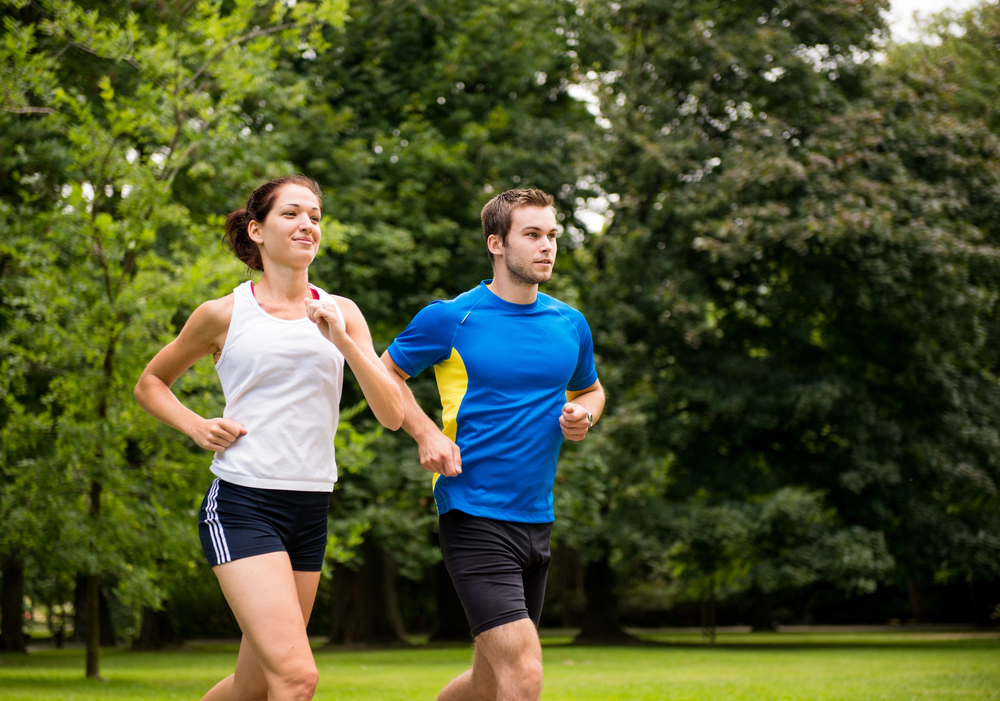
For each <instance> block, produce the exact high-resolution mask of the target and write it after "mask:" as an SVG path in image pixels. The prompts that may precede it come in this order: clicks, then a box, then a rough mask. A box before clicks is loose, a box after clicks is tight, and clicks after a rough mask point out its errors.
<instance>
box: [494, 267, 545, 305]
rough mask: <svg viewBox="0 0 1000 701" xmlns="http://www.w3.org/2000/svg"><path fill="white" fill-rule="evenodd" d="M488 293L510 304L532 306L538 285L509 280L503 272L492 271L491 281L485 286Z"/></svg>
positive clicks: (536, 297) (536, 295)
mask: <svg viewBox="0 0 1000 701" xmlns="http://www.w3.org/2000/svg"><path fill="white" fill-rule="evenodd" d="M486 287H487V288H488V289H489V291H490V292H492V293H493V294H495V295H496V296H497V297H499V298H500V299H502V300H503V301H505V302H510V303H511V304H534V303H535V300H536V299H538V285H537V284H535V285H529V284H527V283H524V282H516V281H514V280H511V279H510V277H509V276H508V275H507V274H506V271H503V270H494V271H493V280H492V281H491V282H490V284H488V285H487V286H486Z"/></svg>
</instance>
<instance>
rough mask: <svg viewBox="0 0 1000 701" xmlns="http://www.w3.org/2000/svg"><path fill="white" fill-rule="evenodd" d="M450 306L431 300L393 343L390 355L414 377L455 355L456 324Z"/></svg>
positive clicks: (403, 369)
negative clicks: (452, 346)
mask: <svg viewBox="0 0 1000 701" xmlns="http://www.w3.org/2000/svg"><path fill="white" fill-rule="evenodd" d="M452 316H453V315H452V314H451V313H450V309H449V305H447V304H446V303H443V302H431V303H430V304H429V305H427V306H426V307H424V308H423V309H421V310H420V311H419V312H417V315H416V316H415V317H413V320H412V321H411V322H410V324H409V326H407V327H406V330H405V331H403V333H401V334H399V335H398V336H396V340H395V341H393V342H392V344H391V345H390V346H389V356H390V357H391V358H392V360H393V362H395V363H396V365H398V366H399V368H400V369H401V370H402V371H403V372H405V373H406V374H407V375H409V376H410V377H416V376H417V375H419V374H420V373H421V372H423V371H424V370H426V369H427V368H429V367H432V366H434V365H437V364H438V363H441V362H444V361H445V360H447V359H448V357H449V356H450V355H451V342H452V339H453V337H454V335H455V323H454V320H453V319H452Z"/></svg>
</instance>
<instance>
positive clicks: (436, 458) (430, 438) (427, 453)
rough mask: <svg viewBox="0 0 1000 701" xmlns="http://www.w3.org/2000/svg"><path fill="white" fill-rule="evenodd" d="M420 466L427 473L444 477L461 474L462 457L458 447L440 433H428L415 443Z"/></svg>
mask: <svg viewBox="0 0 1000 701" xmlns="http://www.w3.org/2000/svg"><path fill="white" fill-rule="evenodd" d="M417 454H418V455H419V456H420V464H421V465H423V466H424V469H425V470H427V471H428V472H436V473H438V474H439V475H444V476H445V477H457V476H458V475H460V474H462V455H461V453H460V452H459V450H458V446H457V445H455V442H454V441H452V440H451V439H450V438H448V436H446V435H444V434H443V433H441V431H428V435H427V436H426V437H425V438H422V439H421V440H419V441H417Z"/></svg>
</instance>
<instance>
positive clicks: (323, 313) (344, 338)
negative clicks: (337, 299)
mask: <svg viewBox="0 0 1000 701" xmlns="http://www.w3.org/2000/svg"><path fill="white" fill-rule="evenodd" d="M334 304H335V303H334V302H322V301H319V300H316V299H312V298H311V297H308V298H306V314H307V315H308V316H309V321H311V322H313V323H314V324H316V325H317V326H318V327H319V330H320V332H321V333H322V334H323V335H324V336H326V337H327V338H328V339H330V342H331V343H333V345H335V346H336V347H337V348H338V349H339V350H340V351H341V352H343V350H344V345H345V344H350V343H353V341H352V340H351V337H350V336H348V335H347V327H346V326H344V322H343V321H342V320H341V318H340V314H338V313H337V308H336V306H334Z"/></svg>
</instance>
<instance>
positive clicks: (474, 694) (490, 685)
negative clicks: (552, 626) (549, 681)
mask: <svg viewBox="0 0 1000 701" xmlns="http://www.w3.org/2000/svg"><path fill="white" fill-rule="evenodd" d="M541 695H542V646H541V644H540V643H539V642H538V631H536V630H535V625H534V624H533V623H532V622H531V621H530V620H529V619H527V618H525V619H522V620H520V621H514V622H513V623H507V624H504V625H502V626H498V627H496V628H491V629H489V630H487V631H483V632H482V633H480V634H479V635H478V636H476V649H475V654H474V656H473V658H472V669H471V670H469V671H468V672H463V673H462V674H460V675H458V676H457V677H455V678H454V679H452V680H451V682H450V683H449V684H448V686H446V687H445V688H444V689H443V690H442V691H441V693H440V694H439V695H438V701H538V699H539V698H540V697H541Z"/></svg>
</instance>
